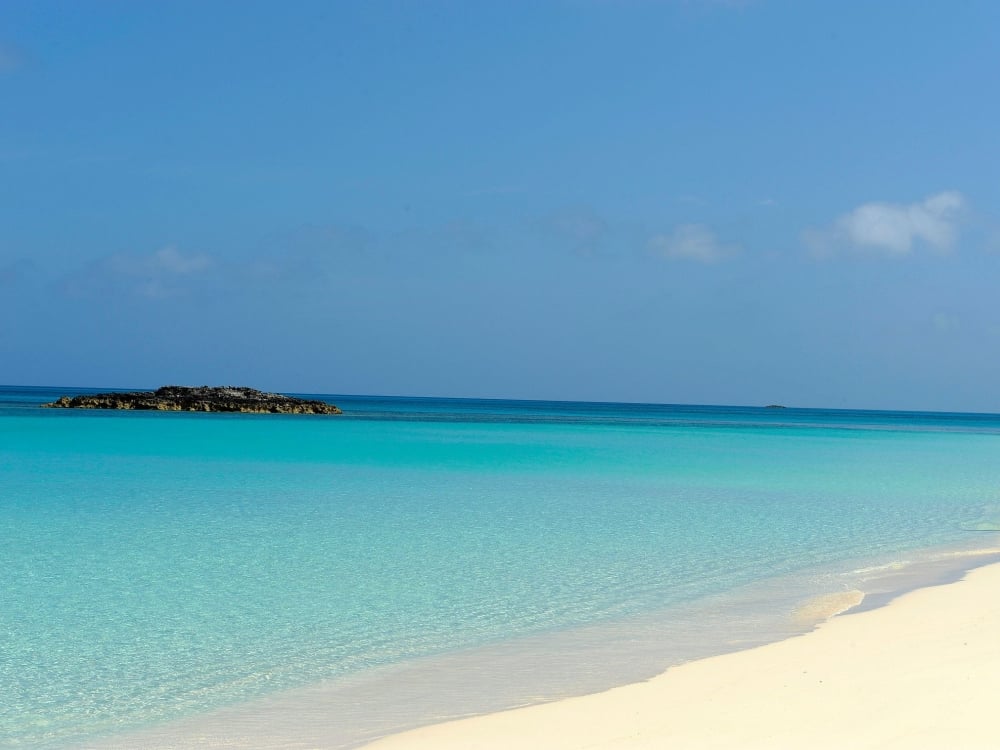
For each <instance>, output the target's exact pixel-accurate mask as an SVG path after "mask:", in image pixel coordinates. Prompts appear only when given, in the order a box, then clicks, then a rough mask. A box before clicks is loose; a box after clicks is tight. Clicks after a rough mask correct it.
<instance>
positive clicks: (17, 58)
mask: <svg viewBox="0 0 1000 750" xmlns="http://www.w3.org/2000/svg"><path fill="white" fill-rule="evenodd" d="M22 65H24V55H23V54H21V52H20V51H19V50H18V49H17V48H16V47H12V46H10V45H9V44H3V43H0V73H10V72H12V71H15V70H17V69H18V68H20V67H21V66H22Z"/></svg>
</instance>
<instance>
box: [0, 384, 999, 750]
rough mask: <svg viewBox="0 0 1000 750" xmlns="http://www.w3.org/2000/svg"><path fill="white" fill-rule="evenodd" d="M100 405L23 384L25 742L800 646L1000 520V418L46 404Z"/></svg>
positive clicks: (370, 703)
mask: <svg viewBox="0 0 1000 750" xmlns="http://www.w3.org/2000/svg"><path fill="white" fill-rule="evenodd" d="M79 392H97V391H86V390H82V389H73V388H54V389H46V388H16V387H2V388H0V571H2V578H0V747H2V748H67V747H80V746H100V743H102V742H114V741H115V739H114V738H116V737H122V736H129V733H141V732H146V731H153V732H155V731H160V729H159V728H162V727H164V726H165V727H170V726H173V725H175V724H177V725H181V724H183V722H191V721H197V720H198V717H206V716H208V717H210V716H212V715H220V716H230V717H231V716H236V715H238V712H239V711H240V707H241V706H250V707H252V706H255V705H268V704H267V702H268V701H271V704H270V705H275V703H274V702H275V701H278V702H280V701H282V700H288V699H287V696H298V697H297V698H295V700H294V701H290V703H293V704H295V705H298V706H300V707H301V706H306V707H307V709H303V710H309V711H311V712H313V715H314V716H315V717H320V718H318V719H317V720H319V721H322V720H324V719H323V718H322V717H326V719H325V720H327V721H334V722H335V723H336V724H337V727H336V740H335V742H336V745H335V746H339V747H350V746H354V745H357V744H359V743H360V742H362V741H364V740H365V739H368V738H371V737H375V736H378V735H379V734H383V733H385V732H386V731H391V730H394V729H399V728H403V727H406V726H412V725H415V724H419V723H426V722H428V721H431V720H436V719H441V718H447V717H448V716H452V715H462V714H467V713H474V712H478V711H485V710H495V709H497V708H503V707H507V706H510V705H519V704H523V703H530V702H535V701H542V700H549V699H552V698H557V697H561V696H563V695H569V694H574V693H579V692H585V691H587V690H592V689H600V688H601V687H607V686H610V685H613V684H619V683H621V682H625V681H631V680H634V679H641V678H642V677H644V676H649V675H650V674H652V673H655V672H657V671H661V670H662V669H664V668H666V667H667V666H669V665H670V664H675V663H678V662H679V661H683V660H686V659H690V658H695V657H697V656H703V655H707V654H710V653H719V652H722V651H725V650H731V649H733V648H738V647H741V646H744V645H748V644H751V643H756V642H763V641H766V640H769V639H771V640H774V639H777V638H779V637H785V636H786V635H788V634H790V633H792V632H796V631H797V630H798V631H801V629H804V628H808V627H810V626H811V624H812V623H811V622H808V621H807V620H808V618H806V619H803V617H802V616H801V613H802V611H803V605H804V604H806V603H808V602H809V601H810V600H812V598H813V597H817V596H820V595H824V594H830V593H837V592H843V591H847V590H851V589H855V588H860V589H861V590H863V591H865V592H867V593H868V594H869V595H870V598H871V600H872V601H875V600H877V599H878V596H880V595H882V596H889V595H891V594H892V592H893V591H894V590H897V589H899V588H901V587H905V586H912V585H918V584H919V583H920V582H921V580H923V579H921V576H922V575H925V574H926V575H931V574H932V573H930V572H927V571H936V572H934V573H933V575H940V574H941V569H942V568H941V565H944V563H943V562H942V561H955V560H961V561H965V560H974V559H978V558H975V557H974V556H971V554H970V553H971V552H972V551H974V550H976V549H978V548H989V547H991V546H995V545H996V541H997V540H996V537H997V531H998V530H1000V460H998V457H1000V415H993V414H943V413H924V412H875V411H845V410H821V409H796V408H787V409H786V408H758V407H725V406H676V405H653V404H614V403H567V402H540V401H539V402H536V401H501V400H471V399H432V398H388V397H365V396H345V395H316V394H297V395H305V396H308V397H310V398H316V397H318V398H322V399H324V400H328V401H330V402H332V403H336V404H337V405H339V406H340V407H341V408H342V409H343V410H344V414H343V415H342V416H339V417H322V416H299V415H289V416H276V415H230V414H186V413H142V412H139V413H136V412H105V411H76V410H48V409H42V408H39V407H40V404H42V403H44V402H46V401H51V400H54V399H55V398H57V397H58V396H61V395H72V394H75V393H79ZM966 555H969V556H968V557H966ZM937 563H941V565H937ZM948 564H951V563H948ZM964 564H966V563H964V562H962V563H956V565H958V567H959V568H960V567H961V565H964ZM945 567H947V566H945ZM948 570H951V568H948ZM907 571H910V572H912V575H911V576H910V577H907V576H906V573H907ZM952 572H954V571H952ZM949 574H951V573H949ZM389 686H394V687H393V688H392V689H390V687H389ZM394 691H395V692H394ZM416 692H418V693H419V698H415V697H414V694H415V693H416ZM220 711H221V712H227V711H228V712H230V713H228V714H226V713H222V714H218V713H217V712H220ZM233 712H236V713H233ZM330 717H335V718H330ZM178 722H180V723H181V724H178ZM136 736H138V735H136Z"/></svg>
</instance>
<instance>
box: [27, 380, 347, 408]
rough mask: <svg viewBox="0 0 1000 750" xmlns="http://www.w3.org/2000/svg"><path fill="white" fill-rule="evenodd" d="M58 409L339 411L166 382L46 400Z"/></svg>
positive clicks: (234, 389) (238, 390)
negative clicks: (147, 387)
mask: <svg viewBox="0 0 1000 750" xmlns="http://www.w3.org/2000/svg"><path fill="white" fill-rule="evenodd" d="M45 406H47V407H50V408H58V409H130V410H135V411H139V410H142V411H208V412H241V413H244V414H340V413H341V411H340V409H338V408H337V407H336V406H334V405H333V404H328V403H325V402H323V401H308V400H306V399H301V398H294V397H292V396H285V395H282V394H280V393H264V392H263V391H258V390H255V389H253V388H245V387H239V386H228V385H227V386H221V387H215V388H213V387H210V386H207V385H203V386H200V387H197V388H188V387H186V386H181V385H166V386H163V387H162V388H157V389H156V390H155V391H133V392H131V393H97V394H93V395H86V396H73V397H72V398H70V397H69V396H63V397H62V398H60V399H59V400H58V401H53V402H52V403H51V404H45Z"/></svg>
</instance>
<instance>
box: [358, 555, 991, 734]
mask: <svg viewBox="0 0 1000 750" xmlns="http://www.w3.org/2000/svg"><path fill="white" fill-rule="evenodd" d="M998 632H1000V563H997V562H992V563H990V564H987V565H983V566H978V567H975V568H973V569H971V570H969V571H967V572H966V573H965V574H964V575H963V576H962V577H961V579H960V580H957V581H950V582H946V583H942V584H937V585H932V586H928V587H923V588H919V589H916V590H912V591H909V592H907V593H905V594H902V595H901V596H898V597H895V598H893V599H892V600H891V601H889V602H887V603H884V604H882V605H881V606H877V607H876V608H870V609H866V610H861V611H855V612H850V613H848V615H847V616H841V617H833V618H831V619H829V620H827V621H826V622H823V623H821V624H820V625H819V626H818V627H817V628H816V629H814V630H812V631H810V632H808V633H805V634H803V635H800V636H797V637H792V638H789V639H786V640H782V641H778V642H775V643H771V644H767V645H764V646H758V647H755V648H751V649H748V650H743V651H737V652H733V653H729V654H723V655H720V656H714V657H710V658H707V659H701V660H697V661H693V662H688V663H686V664H682V665H679V666H676V667H672V668H670V669H668V670H667V671H666V672H664V673H663V674H661V675H659V676H657V677H654V678H652V679H650V680H647V681H644V682H640V683H635V684H632V685H626V686H623V687H619V688H613V689H611V690H608V691H605V692H602V693H597V694H593V695H587V696H582V697H576V698H567V699H564V700H559V701H555V702H552V703H547V704H542V705H537V706H530V707H525V708H521V709H515V710H511V711H506V712H500V713H494V714H488V715H486V716H479V717H474V718H470V719H464V720H459V721H453V722H448V723H444V724H438V725H433V726H428V727H423V728H419V729H415V730H411V731H409V732H405V733H402V734H398V735H393V736H390V737H387V738H383V739H381V740H378V741H376V742H374V743H371V744H369V745H365V748H369V749H370V750H425V749H426V750H430V749H431V748H434V750H448V748H456V749H457V748H463V749H473V748H475V749H479V750H490V749H492V748H497V749H499V748H507V747H520V748H546V749H549V748H551V750H583V748H602V749H606V750H640V749H641V748H654V747H667V746H677V747H686V748H725V747H741V748H783V747H810V748H841V747H853V748H880V749H888V748H924V747H926V748H939V747H963V748H969V749H970V750H974V749H975V748H992V747H996V741H997V740H996V728H995V721H994V720H993V712H994V709H995V705H994V704H995V700H996V695H998V694H1000V639H998V638H997V636H996V634H997V633H998ZM670 743H675V744H670Z"/></svg>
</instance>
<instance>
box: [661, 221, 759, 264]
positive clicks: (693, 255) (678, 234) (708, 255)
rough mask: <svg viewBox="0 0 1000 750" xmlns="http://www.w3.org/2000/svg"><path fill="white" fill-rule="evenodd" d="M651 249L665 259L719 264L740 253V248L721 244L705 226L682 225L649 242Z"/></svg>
mask: <svg viewBox="0 0 1000 750" xmlns="http://www.w3.org/2000/svg"><path fill="white" fill-rule="evenodd" d="M649 249H650V251H651V252H653V253H654V254H655V255H659V256H661V257H664V258H669V259H671V260H692V261H696V262H698V263H718V262H719V261H721V260H725V259H726V258H731V257H732V256H734V255H736V254H737V253H739V252H740V248H739V246H737V245H726V244H724V243H722V242H720V241H719V239H718V238H717V237H716V236H715V233H714V232H712V230H711V229H710V228H709V227H707V226H705V225H704V224H681V225H679V226H677V227H674V229H673V231H672V232H670V233H669V234H658V235H656V236H655V237H653V238H652V239H650V240H649Z"/></svg>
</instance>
